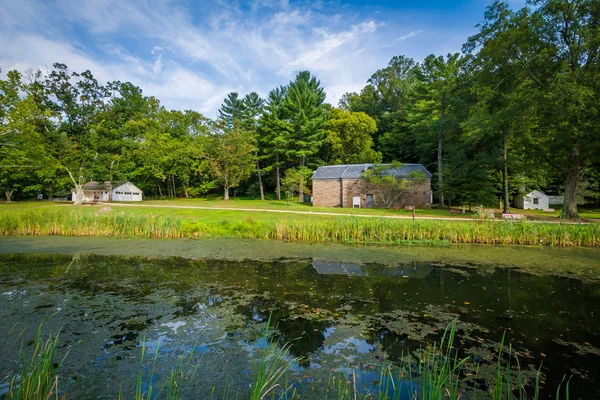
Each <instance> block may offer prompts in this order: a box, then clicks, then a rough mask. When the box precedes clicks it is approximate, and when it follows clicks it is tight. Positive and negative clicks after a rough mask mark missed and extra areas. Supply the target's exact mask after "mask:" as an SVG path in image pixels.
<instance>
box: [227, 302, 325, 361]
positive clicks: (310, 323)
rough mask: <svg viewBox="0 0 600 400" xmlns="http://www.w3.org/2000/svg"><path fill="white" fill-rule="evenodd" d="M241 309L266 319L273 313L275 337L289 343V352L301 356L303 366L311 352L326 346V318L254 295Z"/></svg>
mask: <svg viewBox="0 0 600 400" xmlns="http://www.w3.org/2000/svg"><path fill="white" fill-rule="evenodd" d="M238 312H239V313H240V314H242V315H244V316H245V317H246V318H248V319H249V320H254V321H267V320H268V319H269V316H270V317H271V326H272V327H273V328H275V329H274V335H273V336H274V338H275V339H276V340H277V341H278V342H279V343H280V344H281V345H283V344H285V343H290V345H291V346H290V353H291V354H292V356H294V357H301V360H300V361H299V363H300V365H302V366H309V365H310V360H309V357H308V356H309V354H310V353H313V352H315V351H317V350H319V349H321V348H322V347H323V344H324V343H325V334H324V332H325V330H326V329H327V328H329V327H330V326H331V323H330V322H327V321H324V320H316V319H308V318H305V317H303V316H302V315H298V314H293V313H291V312H290V311H289V310H288V309H287V307H285V308H284V307H282V306H281V304H280V303H279V302H277V301H274V300H272V299H265V298H263V297H255V298H254V299H253V300H252V301H251V302H250V303H249V304H246V305H241V306H239V307H238Z"/></svg>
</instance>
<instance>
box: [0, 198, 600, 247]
mask: <svg viewBox="0 0 600 400" xmlns="http://www.w3.org/2000/svg"><path fill="white" fill-rule="evenodd" d="M128 211H129V210H128ZM144 211H145V212H139V211H136V212H127V211H119V212H117V211H113V212H109V213H102V212H97V211H95V209H92V208H84V209H74V208H71V207H61V208H54V209H24V210H15V211H11V212H4V213H1V214H0V234H1V235H66V236H117V237H128V238H181V237H188V238H203V237H219V238H243V239H276V240H285V241H300V242H337V243H382V244H385V243H388V244H393V243H426V244H436V243H438V244H446V243H480V244H507V245H514V244H518V245H551V246H592V247H594V246H600V225H599V224H585V225H584V224H547V223H531V222H517V221H504V222H475V221H473V222H471V221H442V220H416V221H412V220H404V219H403V220H399V219H383V218H359V217H345V216H344V217H330V218H323V217H315V216H312V215H307V216H302V217H298V216H295V217H294V218H286V217H282V216H272V218H270V219H265V218H264V216H263V217H261V218H260V219H255V218H252V217H249V216H245V215H244V214H243V213H240V212H239V211H231V212H229V211H226V212H224V213H225V214H223V213H219V214H217V215H212V214H211V213H212V212H213V211H206V212H205V213H204V214H203V215H200V216H195V217H194V216H179V215H175V214H173V215H163V214H153V213H152V210H151V209H150V210H144ZM240 216H241V218H240Z"/></svg>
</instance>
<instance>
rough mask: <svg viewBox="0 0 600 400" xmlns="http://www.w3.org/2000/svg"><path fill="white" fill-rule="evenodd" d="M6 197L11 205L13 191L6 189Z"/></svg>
mask: <svg viewBox="0 0 600 400" xmlns="http://www.w3.org/2000/svg"><path fill="white" fill-rule="evenodd" d="M4 195H5V196H6V202H7V203H10V202H11V201H12V195H13V191H12V190H8V189H5V190H4Z"/></svg>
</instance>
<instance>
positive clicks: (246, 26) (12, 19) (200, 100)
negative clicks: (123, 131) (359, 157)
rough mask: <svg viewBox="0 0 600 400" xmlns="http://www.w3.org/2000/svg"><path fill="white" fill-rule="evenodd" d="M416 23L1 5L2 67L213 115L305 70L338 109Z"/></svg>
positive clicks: (147, 3) (154, 5) (288, 11)
mask: <svg viewBox="0 0 600 400" xmlns="http://www.w3.org/2000/svg"><path fill="white" fill-rule="evenodd" d="M412 27H414V26H406V27H405V26H404V25H403V26H396V25H390V23H389V22H388V23H387V24H386V21H384V20H383V15H382V14H377V13H371V14H369V15H361V14H360V13H356V12H354V11H353V10H350V9H347V8H344V7H342V6H339V7H331V6H328V7H326V6H321V5H319V4H315V3H312V4H305V3H288V1H286V0H254V1H251V2H246V3H238V2H228V1H218V0H213V1H211V2H202V7H200V6H199V5H198V4H193V3H188V2H182V1H179V0H88V1H85V2H81V1H79V0H48V1H45V0H21V1H12V0H0V49H1V51H0V67H1V68H2V70H3V73H5V72H6V71H7V70H8V69H12V68H18V69H25V68H40V67H42V68H43V67H48V66H50V65H51V64H52V63H53V62H63V63H65V64H67V65H68V66H69V67H70V68H71V69H73V70H75V71H81V70H85V69H90V70H91V71H92V72H93V73H94V74H95V76H96V77H98V78H99V79H100V80H102V81H108V80H117V79H118V80H121V81H125V80H129V81H131V82H133V83H134V84H136V85H138V86H140V87H141V88H142V89H143V90H144V92H145V93H146V94H150V95H155V96H157V97H158V98H159V99H160V100H161V101H162V102H163V103H164V104H165V105H166V106H167V107H169V108H181V109H185V108H190V109H195V110H198V111H201V112H203V113H205V114H207V115H208V116H214V115H215V114H216V109H217V108H218V107H219V104H220V102H221V101H222V99H223V97H224V96H225V94H226V93H227V92H228V91H232V90H235V91H238V92H240V93H246V92H250V91H257V92H258V93H260V94H262V95H266V94H267V93H268V91H269V90H270V89H272V88H273V87H275V86H278V85H280V84H285V83H287V82H289V80H291V79H292V78H293V76H294V74H295V73H296V72H297V71H299V70H302V69H308V70H310V71H311V72H313V73H314V74H315V75H317V77H318V78H319V79H320V80H321V82H322V84H323V85H324V86H325V89H326V92H327V95H328V97H327V99H328V101H330V102H332V103H333V104H336V103H337V101H338V99H339V98H340V97H341V96H342V95H343V94H344V93H345V92H346V91H357V90H360V88H361V87H362V86H363V85H364V83H365V82H366V80H367V79H368V78H369V76H370V75H371V74H372V73H373V72H375V70H376V69H378V68H382V67H384V66H385V65H386V64H387V62H388V61H389V59H390V58H391V57H392V56H393V55H397V54H401V53H402V52H403V51H406V49H409V47H407V43H408V42H411V41H409V40H407V39H409V38H412V37H415V36H417V35H419V34H421V32H423V31H422V30H420V29H412V30H411V28H412ZM402 31H404V32H406V31H408V32H409V33H404V34H401V33H402ZM398 34H401V36H398Z"/></svg>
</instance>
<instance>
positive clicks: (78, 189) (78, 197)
mask: <svg viewBox="0 0 600 400" xmlns="http://www.w3.org/2000/svg"><path fill="white" fill-rule="evenodd" d="M82 204H83V185H75V201H73V205H74V206H80V205H82Z"/></svg>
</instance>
